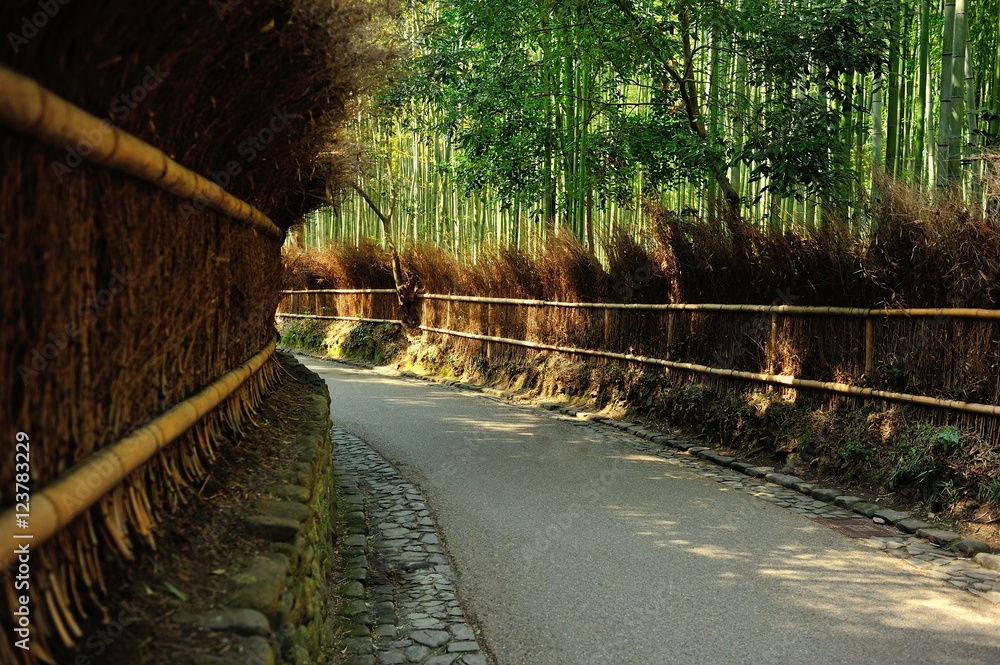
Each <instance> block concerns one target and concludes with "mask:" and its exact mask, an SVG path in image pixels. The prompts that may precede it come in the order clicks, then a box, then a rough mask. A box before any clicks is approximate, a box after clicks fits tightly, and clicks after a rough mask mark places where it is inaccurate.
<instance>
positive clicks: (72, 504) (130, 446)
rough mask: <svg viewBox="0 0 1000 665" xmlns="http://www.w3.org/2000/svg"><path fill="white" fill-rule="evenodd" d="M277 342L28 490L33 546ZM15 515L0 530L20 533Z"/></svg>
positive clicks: (10, 552)
mask: <svg viewBox="0 0 1000 665" xmlns="http://www.w3.org/2000/svg"><path fill="white" fill-rule="evenodd" d="M276 346H277V339H274V340H271V342H269V343H268V344H267V346H265V347H264V348H263V349H261V350H260V351H259V352H257V354H255V355H254V356H253V357H252V358H250V359H249V360H247V361H246V362H245V363H243V364H242V365H240V366H239V367H236V368H235V369H232V370H230V371H228V372H226V373H225V374H223V375H222V376H220V377H219V378H218V379H216V380H215V381H214V382H212V383H211V384H210V385H209V386H208V387H207V388H205V389H204V390H202V391H201V392H199V393H198V394H196V395H194V396H192V397H191V398H189V399H187V400H185V401H183V402H181V403H180V404H177V405H176V406H174V407H172V408H171V409H170V410H168V411H167V412H165V413H163V414H162V415H160V416H159V417H157V418H155V419H154V420H153V421H152V422H150V423H149V424H147V425H145V426H143V427H140V428H139V429H137V430H135V431H134V432H132V433H131V434H129V435H128V436H126V437H125V438H123V439H120V440H119V441H117V442H116V443H113V444H111V445H110V446H107V447H106V448H102V449H101V450H99V451H97V452H96V453H94V454H93V455H91V456H90V457H87V458H86V459H83V460H81V461H79V462H77V464H76V465H74V466H73V467H72V468H70V469H69V470H68V471H66V472H65V473H64V474H62V476H60V477H59V478H57V479H56V480H54V481H52V482H51V483H49V485H47V486H46V487H45V488H44V489H42V490H41V491H40V492H35V493H33V494H32V495H31V531H30V535H31V536H32V540H31V542H32V545H33V546H34V547H37V546H39V545H41V544H42V543H43V542H45V541H46V540H48V539H49V538H51V537H52V536H53V535H54V534H55V533H57V532H58V531H59V530H60V529H62V528H63V527H65V526H66V525H68V524H69V523H70V522H71V521H73V520H74V519H75V518H76V517H77V516H78V515H80V513H82V512H84V511H85V510H86V509H87V508H89V507H90V506H92V505H94V504H95V503H97V502H98V501H100V500H101V499H102V498H104V497H105V496H107V494H108V492H110V491H112V490H113V489H114V488H115V487H117V486H118V485H119V483H121V481H122V480H124V479H125V478H126V477H127V476H128V475H129V474H130V473H132V471H134V470H135V469H137V468H139V467H140V466H141V465H142V464H143V463H145V462H146V461H147V460H149V459H150V458H151V457H152V456H153V455H155V454H157V453H158V452H160V451H161V450H163V449H164V448H166V446H167V445H169V444H170V443H172V442H173V441H174V440H175V439H177V437H179V436H180V435H181V434H183V433H184V432H186V431H187V430H188V429H189V428H190V427H191V426H192V425H194V424H195V423H197V422H198V421H199V420H200V419H201V418H203V417H204V416H205V415H206V414H207V413H209V412H210V411H211V410H213V409H214V408H215V407H217V406H218V405H219V404H221V403H223V401H224V400H225V399H226V398H228V397H229V396H230V395H232V394H233V392H234V391H235V390H236V389H237V388H239V387H240V386H241V385H243V383H244V382H245V381H246V380H247V379H249V378H250V377H251V376H253V375H254V374H255V373H256V372H257V371H258V370H259V369H260V368H261V367H263V365H264V363H265V362H267V360H268V359H269V358H270V357H271V356H272V355H273V353H274V350H275V348H276ZM177 480H181V479H179V478H178V479H177ZM181 482H183V481H181ZM104 503H107V502H104ZM16 519H17V518H16V515H15V512H14V510H13V509H9V510H6V511H4V512H3V513H0V533H20V532H19V531H17V530H15V528H14V527H15V522H16ZM112 531H113V530H112ZM17 543H18V541H16V540H14V539H12V538H8V539H3V540H2V541H0V567H6V566H8V565H10V564H11V563H12V562H13V561H14V560H15V558H16V555H15V552H14V547H15V544H17Z"/></svg>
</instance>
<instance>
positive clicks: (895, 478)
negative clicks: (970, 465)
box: [886, 425, 961, 489]
mask: <svg viewBox="0 0 1000 665" xmlns="http://www.w3.org/2000/svg"><path fill="white" fill-rule="evenodd" d="M960 438H961V436H960V433H959V431H958V429H956V428H955V427H952V426H950V425H948V426H945V427H941V428H934V427H932V426H930V425H921V426H919V427H917V428H915V429H914V430H912V431H910V432H907V433H906V434H904V435H903V436H902V437H900V442H899V445H898V453H897V455H898V456H897V459H896V465H895V467H894V468H893V470H892V471H891V472H890V473H889V476H888V477H887V478H886V486H887V487H889V488H890V489H891V488H893V487H895V486H896V485H898V484H900V483H902V482H906V483H908V484H916V485H923V484H928V483H930V482H934V481H936V480H938V479H939V478H940V477H941V476H942V475H943V474H944V473H945V472H946V471H947V468H948V467H947V464H946V463H945V461H944V458H945V457H946V456H947V454H948V453H949V452H950V451H951V450H953V449H954V448H956V447H957V446H958V444H959V441H960Z"/></svg>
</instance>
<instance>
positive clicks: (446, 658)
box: [424, 653, 458, 665]
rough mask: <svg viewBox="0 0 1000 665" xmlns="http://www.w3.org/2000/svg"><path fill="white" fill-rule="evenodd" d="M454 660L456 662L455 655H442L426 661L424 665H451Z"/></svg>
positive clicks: (456, 657)
mask: <svg viewBox="0 0 1000 665" xmlns="http://www.w3.org/2000/svg"><path fill="white" fill-rule="evenodd" d="M456 660H458V654H457V653H446V654H444V655H441V656H434V657H433V658H430V659H428V660H427V661H426V662H425V663H424V665H451V664H452V663H454V662H455V661H456Z"/></svg>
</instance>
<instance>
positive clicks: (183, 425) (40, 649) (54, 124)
mask: <svg viewBox="0 0 1000 665" xmlns="http://www.w3.org/2000/svg"><path fill="white" fill-rule="evenodd" d="M0 124H2V125H4V126H6V127H7V128H9V129H11V130H13V131H14V132H16V133H19V134H21V135H24V136H26V137H29V138H30V139H34V140H35V141H36V142H38V143H39V144H42V145H44V146H48V147H50V148H55V149H57V150H64V149H70V148H75V147H79V146H83V145H86V146H87V147H88V149H87V150H86V151H83V150H81V151H78V152H79V154H80V155H81V156H82V157H83V158H84V159H85V160H86V161H88V162H90V163H91V164H93V165H95V166H97V167H98V168H105V169H109V170H111V171H115V172H118V173H120V174H122V175H123V176H125V177H134V178H136V179H138V180H140V181H142V182H145V183H148V184H150V185H152V186H154V187H155V188H158V189H159V190H162V191H163V192H166V193H168V194H170V195H172V196H173V197H176V198H178V199H182V200H184V201H186V203H185V204H184V205H192V204H193V205H194V206H195V207H197V208H199V209H211V210H213V211H215V212H217V213H220V214H221V215H222V218H224V219H229V220H233V221H235V222H238V223H240V224H243V225H246V226H248V227H249V228H250V229H252V230H253V233H252V234H248V236H247V237H248V238H249V237H255V236H257V235H258V234H259V235H261V236H263V237H264V238H266V239H267V242H265V243H264V244H265V245H266V244H267V243H268V242H269V243H270V245H269V246H271V247H273V248H274V252H275V256H276V255H277V254H276V253H277V251H278V248H279V247H280V243H281V241H283V239H284V237H285V233H284V231H283V230H282V229H280V228H279V227H278V226H277V225H276V224H275V223H274V222H273V221H272V220H271V219H270V218H268V217H267V216H266V215H265V214H264V213H263V212H261V211H260V210H258V209H257V208H255V207H254V206H253V205H251V204H250V203H248V202H246V201H243V200H241V199H239V198H236V197H234V196H232V195H231V194H229V193H228V192H226V191H225V190H224V189H222V187H220V186H219V185H218V184H216V183H214V182H212V181H211V180H209V179H207V178H205V177H203V176H201V175H199V174H197V173H195V172H194V171H191V170H190V169H187V168H185V167H184V166H181V165H180V164H178V163H177V162H176V161H174V160H173V159H171V158H170V157H168V156H167V155H166V154H165V153H164V152H163V151H162V150H159V149H158V148H155V147H153V146H151V145H149V144H148V143H145V142H144V141H142V140H140V139H139V138H137V137H135V136H133V135H131V134H129V133H128V132H125V131H123V130H121V129H119V128H117V127H115V126H113V125H111V124H110V123H109V122H107V121H104V120H100V119H98V118H96V117H95V116H93V115H90V114H89V113H87V112H86V111H84V110H82V109H81V108H79V107H77V106H75V105H73V104H71V103H70V102H68V101H66V100H64V99H62V98H60V97H58V96H57V95H55V94H54V93H52V92H50V91H49V90H46V89H45V88H43V87H42V86H41V85H39V84H38V83H37V82H35V81H34V80H32V79H30V78H28V77H25V76H22V75H20V74H17V73H15V72H13V71H11V70H10V69H9V68H6V67H3V66H0ZM154 191H155V190H154ZM196 219H197V222H198V223H204V219H200V218H196ZM248 242H249V241H248ZM244 249H245V247H244ZM227 288H228V287H227ZM225 311H228V312H230V313H231V314H233V313H236V312H238V310H236V309H230V310H225ZM243 315H244V316H246V317H248V318H247V321H244V323H245V324H246V325H247V326H248V328H252V332H253V337H254V338H255V339H257V340H258V341H256V342H253V343H254V344H259V343H260V341H259V338H260V336H263V335H264V334H265V333H267V334H273V328H272V327H271V324H270V323H269V322H268V324H267V330H263V329H261V328H260V327H259V326H258V327H256V328H254V327H253V322H254V321H256V318H252V317H253V315H252V313H251V312H250V310H249V309H247V310H245V311H244V313H243ZM131 323H133V324H139V325H141V324H144V323H148V322H144V321H133V322H131ZM224 332H225V331H224V330H223V329H222V328H220V339H221V338H222V337H223V336H224V335H223V333H224ZM246 338H247V339H250V338H251V337H250V335H247V336H246ZM276 343H277V340H276V339H272V340H271V341H270V342H268V343H266V344H265V345H264V346H263V348H259V349H258V350H257V351H256V353H255V354H254V355H252V357H250V358H249V359H248V360H246V361H245V362H243V363H242V364H240V365H239V366H237V367H235V368H234V369H230V370H229V371H226V372H224V373H222V374H221V375H220V376H218V378H216V379H215V380H214V381H212V382H211V383H210V384H209V385H208V386H207V387H205V388H204V389H202V390H200V391H199V392H197V393H196V394H194V395H191V396H189V397H187V398H186V399H183V400H182V401H180V402H179V403H176V404H174V405H173V406H172V407H171V408H169V409H168V410H167V411H165V412H164V413H162V414H160V415H158V416H156V417H155V418H154V419H153V420H151V421H149V422H148V423H146V424H145V425H143V426H141V427H139V428H138V429H135V430H133V431H131V432H130V433H128V434H127V435H125V436H124V438H120V439H119V440H117V441H116V442H114V443H111V444H109V445H103V446H100V447H98V448H96V449H95V450H93V452H91V453H90V454H89V456H86V457H83V458H82V459H75V460H73V465H72V466H71V467H70V468H69V469H68V470H66V471H64V472H62V473H61V474H59V475H58V476H56V477H50V478H45V477H43V478H41V483H42V484H43V485H42V487H41V489H40V490H39V489H35V490H34V491H32V492H30V493H29V501H28V502H27V503H29V504H30V511H28V514H27V515H23V514H19V510H20V509H19V508H18V507H17V506H11V507H9V508H8V509H6V510H4V511H3V512H0V532H2V533H4V534H6V535H8V536H13V535H14V534H19V535H21V536H30V538H21V539H17V540H15V539H13V538H10V537H8V538H6V539H4V540H0V566H4V567H6V566H10V565H14V564H16V563H17V558H18V555H17V553H16V552H15V548H16V547H17V546H18V545H20V544H22V543H23V542H28V543H30V547H31V549H32V551H34V550H35V549H36V548H41V549H40V551H39V552H38V553H36V554H35V556H36V557H41V561H40V562H39V563H38V564H35V566H34V567H33V568H32V571H31V574H32V578H33V586H32V588H33V590H34V589H38V593H39V594H40V595H39V597H37V598H36V599H33V601H32V602H33V603H36V607H38V610H33V614H32V617H33V620H32V623H31V626H32V641H31V645H32V650H31V651H30V652H26V654H27V655H25V653H18V654H16V655H15V653H14V652H13V651H12V646H11V644H10V643H9V641H7V640H5V641H4V642H3V643H2V644H0V662H4V663H8V662H10V663H13V662H17V661H18V660H19V659H20V658H21V657H24V658H27V659H28V660H29V661H31V662H34V661H35V659H41V660H43V661H46V662H55V658H54V656H53V653H54V652H53V647H56V646H58V645H59V643H61V644H62V645H64V646H66V647H71V646H72V645H73V644H74V643H75V642H76V641H77V640H80V639H81V638H82V637H83V635H84V632H83V630H82V629H81V626H80V623H79V622H78V619H79V618H80V617H85V616H87V611H86V609H85V607H84V605H85V604H86V603H91V604H90V605H89V607H90V608H93V607H94V606H96V607H97V608H98V609H99V610H100V611H101V612H103V613H104V614H105V615H106V614H107V613H106V610H105V608H103V606H102V605H101V604H100V602H99V599H98V596H99V592H105V583H104V578H103V574H102V572H101V566H102V563H101V558H102V557H99V556H98V550H99V549H101V548H105V549H107V547H110V548H113V549H117V550H118V552H119V553H120V554H121V556H122V557H124V558H125V559H126V560H131V559H132V558H133V553H132V543H131V542H130V537H129V536H130V528H131V532H132V533H135V534H138V535H139V536H142V537H144V538H146V539H147V540H148V541H150V542H152V534H153V531H154V530H155V526H156V522H157V521H158V519H159V520H162V517H161V518H157V516H156V511H157V510H158V509H161V508H164V507H165V506H163V505H159V504H157V503H156V500H155V497H151V496H146V495H143V488H146V489H148V488H149V487H150V486H153V485H154V484H155V482H159V480H157V479H154V476H155V477H156V478H159V479H163V478H166V479H168V480H164V481H163V482H175V484H176V487H178V488H180V487H185V486H186V482H185V478H187V479H188V481H189V480H190V479H191V478H193V477H198V478H201V477H204V475H205V473H206V472H205V469H204V467H203V466H202V464H201V462H200V461H199V459H198V455H200V456H202V457H204V458H205V459H207V460H209V461H210V460H213V459H214V457H215V452H214V445H215V442H216V441H217V439H218V437H219V436H221V432H222V427H223V426H225V425H227V424H228V425H229V426H230V427H231V428H233V429H238V427H239V423H240V422H241V420H242V418H243V416H244V415H245V413H246V412H247V411H248V410H253V409H256V408H257V407H258V406H259V405H260V403H261V401H262V399H263V395H264V393H265V392H266V391H267V390H268V387H269V386H273V385H274V384H275V382H276V381H277V376H276V368H275V365H274V362H273V354H274V350H275V348H276ZM241 345H243V346H246V345H248V344H247V343H245V342H241ZM233 348H236V349H239V348H243V347H242V346H239V347H237V346H233ZM237 352H238V351H237ZM230 355H232V353H230ZM188 356H190V353H189V354H188ZM244 357H245V356H244ZM84 362H86V360H84ZM126 371H132V372H141V371H143V368H142V365H141V364H139V365H137V366H136V367H135V368H132V369H130V370H126ZM212 371H213V373H214V372H217V371H218V370H217V369H216V370H212ZM210 376H211V375H210ZM161 378H162V377H161ZM119 436H120V435H119ZM33 438H34V436H33ZM42 438H44V437H42ZM182 438H183V439H184V441H185V446H187V445H190V446H191V448H190V449H191V450H194V451H197V453H196V454H195V455H194V457H191V458H188V457H185V454H184V453H183V451H181V450H180V449H179V444H178V445H174V446H171V445H170V444H171V443H175V442H178V441H180V440H181V439H182ZM60 445H65V446H69V443H68V442H64V441H50V442H48V443H47V446H48V447H50V449H52V448H54V447H58V446H60ZM70 449H72V447H71V446H70ZM185 450H187V448H185ZM168 458H169V459H168ZM151 460H157V461H158V462H162V468H159V469H158V470H157V471H150V465H149V464H147V463H148V462H150V461H151ZM33 470H34V469H33ZM139 474H144V475H143V476H142V477H140V476H139ZM147 476H148V477H147ZM171 476H172V477H173V479H174V480H173V481H170V480H169V477H171ZM36 480H38V479H36V478H35V477H34V474H33V477H32V481H33V485H32V488H33V489H34V482H35V481H36ZM129 483H132V484H129ZM147 483H148V484H147ZM126 485H128V486H127V487H126ZM160 498H161V499H163V497H160ZM22 503H23V502H22ZM98 505H99V506H100V510H99V511H98V510H97V509H96V506H98ZM91 508H95V509H94V510H90V509H91ZM25 517H27V518H28V520H27V523H28V525H29V526H28V528H27V529H25V528H23V525H24V523H25V522H24V518H25ZM97 524H101V525H103V526H104V527H106V534H107V536H108V538H107V539H100V538H98V535H97V533H95V525H97ZM46 541H49V544H48V545H46V546H45V547H42V545H43V544H44V543H46ZM53 547H54V548H56V550H52V549H51V548H53ZM54 552H57V553H54ZM81 576H82V579H83V581H84V583H85V585H86V587H87V590H88V591H89V597H88V594H86V593H80V592H79V590H78V589H77V586H78V584H79V580H80V578H81ZM11 580H12V577H11V576H8V578H7V580H6V585H7V587H8V588H7V592H8V593H7V594H5V595H4V596H3V599H2V600H0V602H4V601H6V604H7V607H6V609H7V610H8V612H7V613H6V614H8V616H6V617H4V619H5V621H10V618H11V617H12V616H13V615H12V614H11V613H12V612H13V611H14V609H15V608H14V607H13V606H11V603H13V602H14V601H13V600H12V598H16V596H12V595H11V590H12V587H10V584H11V583H12V582H11ZM39 610H40V611H39ZM15 625H16V622H15Z"/></svg>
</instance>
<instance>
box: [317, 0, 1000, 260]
mask: <svg viewBox="0 0 1000 665" xmlns="http://www.w3.org/2000/svg"><path fill="white" fill-rule="evenodd" d="M394 29H395V38H396V39H398V40H399V41H400V42H401V43H403V44H405V45H406V49H407V54H406V55H405V56H404V57H403V58H402V59H401V63H400V68H399V70H398V71H397V72H394V73H393V74H392V75H391V76H390V77H389V78H390V81H389V83H388V84H387V87H386V89H385V91H384V92H383V94H381V95H379V96H377V97H376V98H373V99H372V100H371V102H370V103H369V104H367V105H366V106H365V108H364V109H362V111H361V112H360V113H359V114H358V117H357V119H356V121H355V123H354V127H353V131H354V138H355V140H356V141H358V142H359V143H360V144H362V145H363V146H365V149H366V150H367V151H368V158H367V159H365V160H363V164H364V167H363V168H359V173H358V174H357V178H358V183H359V184H360V185H361V187H362V188H363V189H364V190H365V191H366V192H367V193H368V194H369V195H370V196H371V198H372V199H373V200H374V201H377V202H378V206H379V207H380V208H381V209H382V210H383V211H386V210H391V211H392V214H391V231H390V233H391V234H392V235H393V236H394V237H395V239H396V240H397V241H403V242H406V241H413V242H424V241H426V242H431V243H435V244H438V245H441V246H445V247H448V248H450V249H452V250H453V251H455V252H457V253H462V254H471V255H472V256H474V255H475V252H476V248H477V247H479V246H481V245H482V244H483V243H484V242H489V241H497V242H502V243H512V244H514V245H516V246H519V247H522V248H524V247H527V248H529V249H530V248H531V247H532V246H533V243H536V242H538V241H539V239H540V238H543V237H544V236H545V234H546V233H548V232H550V231H551V230H552V229H553V228H556V227H566V228H569V229H572V231H573V232H574V233H575V234H576V235H577V236H578V237H579V238H580V239H581V240H583V241H584V242H586V243H587V244H588V245H590V246H591V247H595V246H596V247H598V250H599V245H600V240H601V239H602V238H603V237H607V236H608V235H609V234H610V233H611V232H612V231H613V230H615V229H619V228H627V229H631V230H633V231H635V232H638V231H639V230H640V229H641V228H642V227H643V224H644V214H643V202H644V201H656V202H659V203H660V204H662V205H663V206H665V207H667V208H668V209H672V210H675V211H677V212H678V213H680V214H690V215H694V216H697V217H698V218H701V219H705V220H708V219H711V218H712V217H713V216H714V215H717V214H723V213H725V212H730V213H732V212H735V213H738V214H739V215H741V216H743V217H745V218H747V219H750V220H752V221H754V222H755V223H757V224H759V225H772V226H777V227H788V226H791V225H804V226H806V227H809V228H815V227H818V226H820V225H825V224H839V225H846V226H848V227H849V228H851V229H854V230H857V231H858V232H863V231H864V229H865V228H867V226H868V225H869V224H871V223H873V220H872V219H871V218H870V215H869V212H868V211H869V210H870V206H869V203H870V202H871V200H872V199H871V197H872V196H877V195H878V193H877V189H878V188H877V186H876V184H877V183H878V182H879V179H880V177H881V174H885V175H887V176H890V177H893V178H897V179H899V180H902V181H905V182H910V183H913V184H914V185H915V186H917V187H920V188H924V189H925V190H926V191H928V192H933V193H934V195H936V196H942V197H955V196H959V197H962V198H964V200H965V201H966V202H967V203H968V205H969V206H970V208H971V209H973V210H982V209H983V208H984V206H987V205H991V204H990V194H991V192H990V191H988V187H987V186H986V185H985V184H984V183H986V182H987V179H985V178H984V177H983V176H984V175H985V173H984V169H985V166H984V164H985V162H984V160H983V159H982V158H983V156H985V155H989V154H991V151H995V150H996V147H997V144H998V137H1000V39H998V35H1000V0H941V1H940V2H938V1H933V2H932V1H931V0H904V1H902V2H900V1H898V0H892V1H889V0H853V1H851V0H733V1H731V2H727V1H722V0H703V1H702V2H695V1H693V0H674V1H666V2H652V1H649V0H606V1H598V2H586V1H583V0H575V1H569V2H557V1H555V0H545V1H543V2H526V1H522V0H509V1H506V2H498V1H496V0H480V1H473V0H437V1H432V2H410V3H407V4H406V5H405V6H403V7H402V8H401V9H400V11H399V13H398V16H397V17H396V22H395V24H394ZM382 235H383V231H382V228H381V226H380V220H379V219H378V217H377V216H376V214H375V213H374V211H373V210H372V209H371V208H370V207H369V206H367V205H366V204H365V203H364V201H362V200H361V198H360V197H359V196H356V195H354V194H353V193H352V192H348V193H347V194H346V195H345V196H344V197H343V200H342V201H341V204H340V205H339V206H337V207H336V208H334V207H331V208H327V209H323V210H321V211H320V212H318V213H316V214H315V216H314V217H313V218H312V219H311V220H310V221H309V223H308V224H307V225H306V227H305V229H304V233H303V238H304V241H305V243H306V244H307V246H315V247H322V246H324V245H325V244H328V243H341V242H358V241H359V240H360V239H361V238H362V237H374V238H381V237H382Z"/></svg>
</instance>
